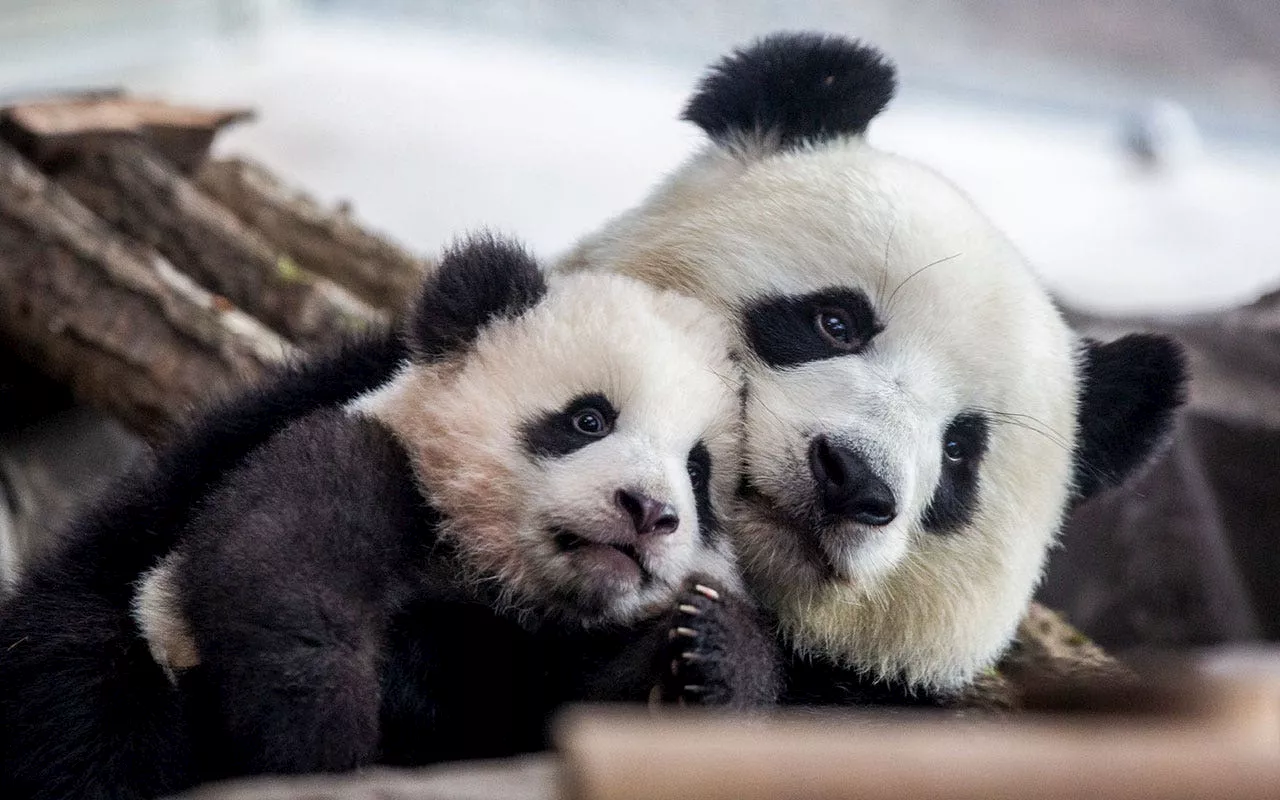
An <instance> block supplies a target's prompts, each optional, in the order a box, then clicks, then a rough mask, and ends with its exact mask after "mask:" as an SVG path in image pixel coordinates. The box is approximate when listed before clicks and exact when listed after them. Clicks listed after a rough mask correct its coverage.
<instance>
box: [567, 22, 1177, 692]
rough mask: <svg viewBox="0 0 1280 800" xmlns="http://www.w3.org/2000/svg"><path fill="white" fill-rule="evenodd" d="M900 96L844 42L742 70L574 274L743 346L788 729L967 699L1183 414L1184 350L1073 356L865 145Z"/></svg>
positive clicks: (587, 245) (962, 214) (1009, 279)
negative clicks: (799, 713)
mask: <svg viewBox="0 0 1280 800" xmlns="http://www.w3.org/2000/svg"><path fill="white" fill-rule="evenodd" d="M894 88H895V71H894V68H893V67H892V66H891V65H890V64H889V63H888V62H887V61H886V60H885V58H884V57H883V56H882V55H881V54H880V53H879V52H877V51H876V50H874V49H872V48H870V47H867V46H864V45H861V44H858V43H855V42H852V41H849V40H846V39H843V38H838V37H834V36H821V35H813V34H778V35H773V36H770V37H767V38H764V39H762V40H760V41H759V42H758V43H756V44H754V45H753V46H750V47H747V48H746V49H743V50H740V51H737V52H735V53H733V54H731V55H729V56H728V57H726V58H725V59H724V60H723V61H721V62H720V63H719V64H718V65H716V66H715V67H713V68H712V69H711V70H710V72H709V74H708V75H707V76H706V78H705V79H704V80H703V82H702V84H701V86H700V87H699V88H698V90H697V92H696V93H695V94H694V95H693V97H692V98H691V99H690V100H689V102H688V105H687V107H686V110H685V114H684V117H685V119H687V120H689V121H692V122H693V123H694V124H696V125H698V126H699V127H700V128H701V129H702V130H703V131H704V132H705V133H706V134H707V136H708V137H709V138H710V142H709V143H708V145H707V146H706V147H705V148H704V149H703V150H702V151H701V152H699V153H698V154H696V155H695V156H694V157H693V158H692V159H691V160H690V161H689V162H687V163H686V164H684V165H683V166H682V167H681V168H680V169H678V170H677V171H676V172H675V173H674V174H673V175H672V176H670V177H669V178H668V179H667V180H666V181H665V182H664V183H663V184H661V185H660V186H659V187H658V188H657V189H656V190H655V191H654V192H653V193H652V195H651V196H650V197H649V198H648V199H647V200H645V201H644V202H643V203H642V204H641V205H640V206H639V207H638V208H636V209H634V210H632V211H630V212H627V213H625V214H623V215H622V216H620V217H619V218H617V219H615V220H613V221H612V222H610V223H609V224H607V225H606V226H605V227H604V228H603V229H602V230H601V231H599V232H597V233H595V234H594V235H591V236H589V237H588V238H586V239H584V240H583V241H582V242H581V243H580V244H579V246H577V247H576V248H575V250H574V251H572V252H571V253H570V254H569V255H568V256H567V257H566V259H565V260H564V261H563V263H562V264H561V269H564V270H567V271H571V272H572V271H581V270H601V269H602V270H610V271H613V272H620V273H624V274H627V275H631V276H635V277H639V278H641V279H643V280H645V281H647V282H649V283H652V284H654V285H656V286H660V287H663V288H671V289H677V290H680V291H683V292H686V293H688V294H691V295H694V296H696V297H699V298H701V299H703V300H705V301H707V302H709V303H710V304H712V305H714V306H716V307H717V308H719V309H720V310H721V311H722V312H723V313H724V314H725V315H726V316H728V317H729V318H731V319H732V320H734V321H736V323H737V325H738V328H739V332H740V340H741V349H742V352H743V354H744V358H745V363H746V373H747V391H746V393H745V395H744V399H743V413H744V416H745V427H744V461H743V465H744V466H743V475H742V480H741V487H740V490H739V492H738V497H737V502H736V503H735V508H734V511H733V513H732V517H731V519H730V520H728V522H729V525H730V527H731V529H732V531H733V533H734V536H735V537H736V541H737V544H738V546H739V547H740V549H741V555H742V558H743V567H744V571H745V573H746V575H747V578H748V581H749V584H750V586H751V587H752V588H753V589H754V590H755V591H756V592H757V593H758V594H759V596H760V597H761V598H762V600H763V602H764V603H765V604H766V605H767V606H768V607H769V608H770V609H771V610H772V612H773V614H775V615H776V620H777V627H778V630H779V632H780V634H781V637H782V638H783V639H784V640H785V642H786V643H787V644H788V645H789V651H790V656H789V666H788V675H787V686H786V690H785V695H784V699H785V700H787V701H789V702H863V701H877V700H885V701H894V702H897V701H910V700H912V699H913V698H914V699H915V700H919V701H923V702H937V701H940V700H945V699H946V698H947V697H948V696H950V695H951V694H952V693H954V692H955V691H956V690H958V689H960V688H961V687H964V686H965V685H966V684H968V683H969V682H970V681H971V680H972V679H973V678H974V676H975V675H976V674H978V673H979V671H981V670H983V669H984V668H986V667H988V666H989V665H991V664H992V663H993V662H994V661H995V660H996V659H997V657H998V656H999V655H1000V654H1001V652H1002V651H1003V650H1004V649H1005V648H1006V646H1007V645H1008V644H1009V642H1010V639H1011V636H1012V635H1013V633H1014V631H1015V627H1016V625H1017V623H1018V620H1019V618H1020V617H1021V615H1022V614H1023V612H1024V611H1025V609H1026V608H1027V605H1028V601H1029V599H1030V597H1031V594H1032V591H1033V589H1034V587H1035V586H1036V584H1037V581H1038V579H1039V577H1040V574H1041V570H1042V567H1043V564H1044V561H1045V556H1046V552H1047V550H1048V548H1049V547H1050V545H1051V543H1052V542H1053V540H1054V537H1055V534H1056V533H1057V531H1058V529H1059V527H1060V525H1061V523H1062V520H1063V516H1064V514H1065V513H1066V512H1067V510H1068V509H1069V508H1071V506H1072V505H1073V503H1075V502H1078V501H1079V500H1081V499H1083V498H1085V497H1088V496H1089V495H1090V494H1092V493H1093V492H1095V491H1096V490H1097V489H1099V488H1100V487H1102V486H1105V485H1109V484H1112V483H1115V482H1117V481H1119V480H1121V479H1123V478H1124V477H1125V476H1126V475H1127V474H1128V473H1130V472H1131V471H1132V470H1133V469H1134V468H1135V467H1137V466H1139V465H1140V464H1141V463H1143V462H1144V461H1145V460H1146V459H1147V458H1148V457H1149V455H1150V454H1151V453H1152V452H1153V450H1154V449H1155V448H1157V446H1158V445H1159V444H1160V443H1161V441H1162V440H1163V439H1164V438H1165V437H1166V434H1167V433H1168V431H1169V429H1170V426H1171V418H1172V416H1173V414H1174V411H1175V409H1176V407H1177V406H1178V405H1179V404H1180V402H1181V397H1182V392H1183V381H1184V378H1183V374H1184V367H1183V359H1182V357H1181V355H1180V351H1179V349H1178V348H1177V347H1176V345H1175V344H1174V343H1172V342H1171V341H1168V340H1166V339H1163V338H1159V337H1155V336H1128V337H1125V338H1122V339H1119V340H1117V341H1114V342H1110V343H1106V344H1103V343H1099V342H1094V341H1082V340H1080V339H1078V338H1077V337H1076V336H1075V335H1073V333H1072V332H1071V331H1070V330H1069V329H1068V327H1067V325H1066V324H1065V323H1064V321H1063V319H1062V317H1061V316H1060V314H1059V313H1058V311H1057V310H1056V309H1055V307H1054V304H1053V303H1052V302H1051V300H1050V298H1049V296H1048V295H1047V294H1046V292H1045V290H1044V289H1043V288H1042V287H1041V285H1040V284H1039V283H1038V282H1037V280H1036V279H1035V277H1034V276H1033V275H1032V273H1031V271H1030V270H1029V268H1028V266H1027V265H1026V263H1025V262H1024V260H1023V258H1022V256H1021V255H1019V253H1018V252H1017V251H1016V250H1015V249H1014V247H1013V246H1012V245H1011V244H1010V243H1009V242H1008V241H1007V240H1006V238H1005V237H1004V236H1003V235H1002V234H1001V233H1000V231H998V230H997V229H996V228H995V227H994V226H993V225H992V224H991V223H990V222H988V220H987V219H985V218H984V217H983V216H982V214H981V213H979V212H978V211H977V210H976V209H975V208H974V206H973V205H972V204H971V202H970V201H969V200H968V199H967V198H966V197H965V196H964V195H963V194H962V193H961V192H960V191H958V190H957V189H956V188H955V187H954V186H952V185H951V184H950V183H948V182H947V181H946V180H944V179H943V178H941V177H939V176H938V175H937V174H935V173H934V172H932V171H931V170H929V169H927V168H926V167H924V166H922V165H920V164H917V163H913V162H912V161H909V160H907V159H904V158H900V157H897V156H894V155H891V154H889V153H886V152H883V151H881V150H878V149H876V148H874V147H872V146H871V145H869V144H868V143H867V142H866V141H865V140H864V137H863V134H864V132H865V130H866V128H867V125H868V123H869V122H870V121H871V119H872V118H873V117H875V116H876V115H877V114H878V113H879V112H880V111H881V110H882V109H883V108H884V106H885V105H886V103H887V102H888V101H889V99H890V98H891V96H892V94H893V92H894ZM708 621H709V620H708V619H707V618H706V617H703V618H702V619H701V620H697V619H691V620H688V624H689V625H690V626H692V627H694V628H696V626H697V625H699V624H706V623H708Z"/></svg>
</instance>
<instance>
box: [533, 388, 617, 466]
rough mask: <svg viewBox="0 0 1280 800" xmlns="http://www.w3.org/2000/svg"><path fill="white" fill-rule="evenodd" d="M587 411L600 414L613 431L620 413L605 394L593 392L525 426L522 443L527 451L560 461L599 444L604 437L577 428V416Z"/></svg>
mask: <svg viewBox="0 0 1280 800" xmlns="http://www.w3.org/2000/svg"><path fill="white" fill-rule="evenodd" d="M586 409H595V410H596V411H599V412H600V414H601V415H602V416H603V417H604V421H605V424H606V426H607V428H609V429H612V428H613V423H614V422H615V421H616V420H617V419H618V412H617V410H616V409H615V408H614V407H613V404H612V403H610V402H609V398H607V397H605V396H604V395H602V394H600V393H598V392H593V393H591V394H585V395H583V396H581V397H576V398H574V399H573V400H571V401H569V403H568V404H567V405H566V406H565V407H564V408H562V409H558V410H555V411H548V412H547V413H545V414H543V415H542V416H540V417H538V418H537V419H534V420H532V421H530V422H528V423H527V424H526V425H525V426H524V428H523V429H522V430H521V431H520V441H521V442H522V443H523V445H524V449H525V451H526V452H528V453H530V454H532V455H534V456H538V457H541V458H558V457H560V456H567V455H569V454H570V453H572V452H574V451H576V450H580V449H582V448H583V447H586V446H587V445H589V444H591V443H592V442H594V441H597V440H598V439H599V438H601V437H598V436H590V435H587V434H584V433H582V432H581V431H579V430H577V429H575V428H574V425H573V417H574V415H575V414H577V413H578V412H579V411H584V410H586Z"/></svg>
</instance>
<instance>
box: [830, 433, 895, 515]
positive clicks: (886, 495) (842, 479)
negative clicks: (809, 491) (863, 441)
mask: <svg viewBox="0 0 1280 800" xmlns="http://www.w3.org/2000/svg"><path fill="white" fill-rule="evenodd" d="M809 469H810V471H811V472H813V478H814V480H815V481H817V483H818V500H819V502H820V503H821V505H822V510H823V511H825V512H826V513H827V514H830V515H832V516H836V517H843V518H845V519H851V520H853V521H855V522H861V523H862V524H864V525H877V526H879V525H888V524H889V523H890V522H893V518H894V517H896V516H897V515H898V508H897V502H896V500H895V499H894V497H893V490H892V489H890V488H889V484H887V483H885V482H884V481H883V480H882V479H881V478H880V476H879V475H877V474H876V473H875V472H874V471H873V470H872V469H871V465H870V464H868V463H867V460H866V459H865V458H863V457H862V455H861V454H860V453H858V452H857V451H856V450H851V449H849V448H848V447H845V446H843V445H841V444H838V443H836V442H832V441H831V440H830V439H828V438H827V437H825V436H815V437H814V438H813V441H812V442H811V443H810V444H809Z"/></svg>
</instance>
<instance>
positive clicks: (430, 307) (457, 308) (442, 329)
mask: <svg viewBox="0 0 1280 800" xmlns="http://www.w3.org/2000/svg"><path fill="white" fill-rule="evenodd" d="M546 292H547V282H546V279H545V278H544V277H543V274H542V270H541V269H539V268H538V262H537V261H535V260H534V258H533V256H531V255H529V252H528V251H527V250H525V249H524V248H523V247H522V246H521V245H519V244H518V243H516V242H514V241H511V240H509V239H502V238H499V237H496V236H493V235H490V234H479V235H476V236H472V237H470V238H468V239H466V240H464V241H462V242H459V243H457V244H455V245H453V246H452V247H450V248H449V249H448V250H447V251H446V252H445V253H444V255H443V256H442V257H441V259H440V265H439V267H437V269H436V272H435V274H434V275H432V276H431V277H430V278H428V279H427V281H426V283H425V284H424V285H423V287H422V291H421V293H420V294H419V295H418V300H417V302H416V303H415V304H414V307H413V312H412V313H411V314H410V316H409V325H408V344H409V349H410V351H411V352H412V353H413V357H414V359H415V360H417V361H419V362H427V363H429V362H433V361H439V360H441V359H445V358H448V357H450V356H451V355H454V354H456V353H458V352H461V351H462V350H464V349H466V348H467V347H468V346H469V345H470V344H471V343H472V342H473V341H474V340H475V338H476V336H477V335H478V334H479V333H480V330H481V329H482V328H484V326H485V325H488V324H489V323H490V322H492V321H494V320H496V319H500V318H504V317H514V316H518V315H519V314H521V313H523V312H524V311H526V310H528V309H529V308H532V307H533V306H535V305H537V303H538V301H540V300H541V299H542V297H543V295H545V294H546Z"/></svg>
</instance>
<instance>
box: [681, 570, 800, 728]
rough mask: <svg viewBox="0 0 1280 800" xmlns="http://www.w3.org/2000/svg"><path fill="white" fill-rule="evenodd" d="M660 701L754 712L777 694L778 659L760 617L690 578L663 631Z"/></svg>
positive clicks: (713, 587)
mask: <svg viewBox="0 0 1280 800" xmlns="http://www.w3.org/2000/svg"><path fill="white" fill-rule="evenodd" d="M666 656H667V663H666V664H665V665H662V671H663V673H664V674H663V677H662V683H661V685H662V696H663V698H664V699H666V700H668V701H674V702H677V703H680V704H683V705H701V706H723V707H730V708H752V707H759V706H764V705H772V704H773V703H774V702H775V701H776V699H777V694H778V677H777V676H778V666H777V664H778V657H777V653H776V646H775V644H774V639H773V635H772V633H771V631H770V630H769V629H768V628H767V626H766V625H765V624H764V622H763V620H762V619H761V617H760V614H759V612H758V611H757V610H756V609H755V607H754V606H752V605H751V604H750V603H749V602H747V601H746V600H744V599H742V598H739V597H736V596H734V595H732V594H730V593H728V592H726V591H724V590H722V589H720V588H719V587H717V586H716V585H715V584H713V583H711V582H710V581H707V580H704V579H694V580H692V581H690V583H689V584H688V585H687V586H686V587H685V589H684V591H683V592H681V593H680V595H679V596H678V598H677V600H676V608H675V610H674V612H673V613H672V616H671V624H670V627H669V629H668V631H667V648H666Z"/></svg>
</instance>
